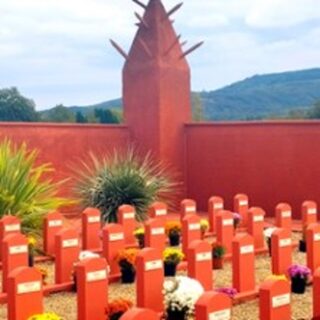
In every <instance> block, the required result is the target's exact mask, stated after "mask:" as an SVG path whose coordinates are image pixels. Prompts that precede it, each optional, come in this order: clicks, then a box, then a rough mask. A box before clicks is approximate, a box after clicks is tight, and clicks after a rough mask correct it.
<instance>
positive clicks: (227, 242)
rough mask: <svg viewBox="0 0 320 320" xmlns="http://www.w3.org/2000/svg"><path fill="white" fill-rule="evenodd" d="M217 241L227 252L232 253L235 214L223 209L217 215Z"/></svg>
mask: <svg viewBox="0 0 320 320" xmlns="http://www.w3.org/2000/svg"><path fill="white" fill-rule="evenodd" d="M216 232H217V241H218V242H219V243H220V244H221V245H223V246H224V247H225V249H226V252H227V253H231V250H232V239H233V236H234V227H233V214H232V212H230V211H226V210H221V211H220V212H219V213H218V214H217V216H216Z"/></svg>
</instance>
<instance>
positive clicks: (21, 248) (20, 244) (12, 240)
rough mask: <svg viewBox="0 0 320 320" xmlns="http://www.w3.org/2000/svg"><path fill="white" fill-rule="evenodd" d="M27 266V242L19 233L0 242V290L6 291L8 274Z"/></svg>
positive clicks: (10, 235)
mask: <svg viewBox="0 0 320 320" xmlns="http://www.w3.org/2000/svg"><path fill="white" fill-rule="evenodd" d="M27 266H28V240H27V238H26V236H25V235H23V234H21V233H14V234H9V235H7V236H6V237H5V238H4V240H3V242H2V290H3V291H4V292H6V291H7V285H8V277H9V275H10V272H12V271H13V270H15V269H16V268H19V267H27Z"/></svg>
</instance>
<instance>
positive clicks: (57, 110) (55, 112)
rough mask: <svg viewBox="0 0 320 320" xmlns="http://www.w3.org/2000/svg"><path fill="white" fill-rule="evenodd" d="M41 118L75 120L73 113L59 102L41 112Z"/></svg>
mask: <svg viewBox="0 0 320 320" xmlns="http://www.w3.org/2000/svg"><path fill="white" fill-rule="evenodd" d="M42 120H43V121H46V122H69V123H70V122H71V123H72V122H75V120H76V119H75V114H74V113H73V112H72V111H71V110H70V109H69V108H67V107H65V106H63V105H62V104H59V105H57V106H55V107H54V108H52V109H51V110H49V111H47V112H45V113H43V114H42Z"/></svg>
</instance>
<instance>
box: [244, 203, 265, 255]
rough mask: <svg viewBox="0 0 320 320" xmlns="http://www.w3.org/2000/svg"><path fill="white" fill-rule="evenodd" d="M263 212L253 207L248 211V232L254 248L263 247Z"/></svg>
mask: <svg viewBox="0 0 320 320" xmlns="http://www.w3.org/2000/svg"><path fill="white" fill-rule="evenodd" d="M265 214H266V213H265V212H264V210H262V209H261V208H257V207H253V208H250V209H249V211H248V233H249V234H250V235H251V236H252V237H253V241H254V247H255V249H262V248H264V247H265V241H264V236H263V228H264V217H265Z"/></svg>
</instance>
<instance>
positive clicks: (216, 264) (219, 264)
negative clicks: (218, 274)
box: [212, 258, 223, 270]
mask: <svg viewBox="0 0 320 320" xmlns="http://www.w3.org/2000/svg"><path fill="white" fill-rule="evenodd" d="M212 267H213V269H215V270H219V269H223V258H213V259H212Z"/></svg>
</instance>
